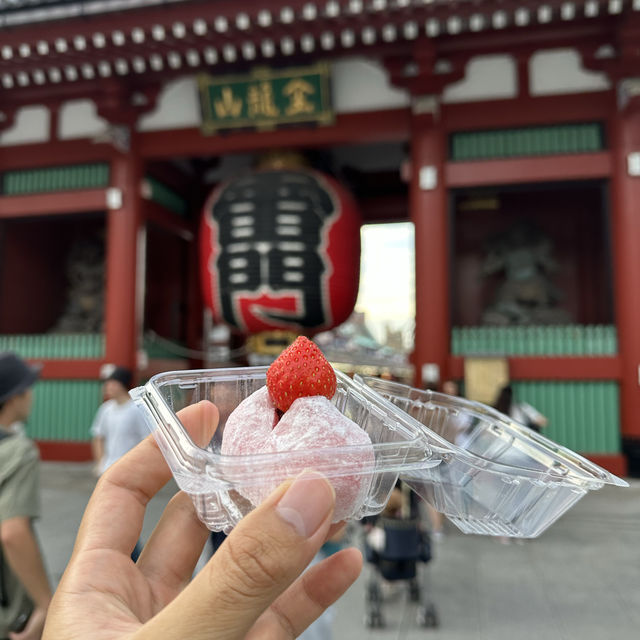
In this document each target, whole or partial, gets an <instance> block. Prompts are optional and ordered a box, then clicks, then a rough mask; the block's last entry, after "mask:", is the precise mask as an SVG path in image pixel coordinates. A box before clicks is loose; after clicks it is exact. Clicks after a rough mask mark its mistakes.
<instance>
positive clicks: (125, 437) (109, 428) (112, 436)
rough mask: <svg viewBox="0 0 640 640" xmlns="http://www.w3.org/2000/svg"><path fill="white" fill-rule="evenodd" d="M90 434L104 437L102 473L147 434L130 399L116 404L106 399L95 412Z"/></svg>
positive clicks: (147, 431) (101, 462)
mask: <svg viewBox="0 0 640 640" xmlns="http://www.w3.org/2000/svg"><path fill="white" fill-rule="evenodd" d="M91 435H92V436H93V437H98V438H103V439H104V455H103V457H102V460H101V461H100V469H99V471H100V473H104V472H105V471H106V470H107V469H108V468H109V467H110V466H111V465H112V464H113V463H114V462H116V460H118V459H120V458H121V457H122V456H123V455H124V454H125V453H127V451H129V450H130V449H133V447H135V446H136V445H137V444H138V443H139V442H140V441H142V440H144V438H146V437H147V435H149V430H148V429H147V426H146V424H145V422H144V417H143V415H142V412H141V411H140V409H138V407H137V406H136V405H135V404H134V402H133V401H132V400H129V401H128V402H125V403H124V404H118V403H117V402H116V401H115V400H107V401H106V402H104V403H103V404H102V406H101V407H100V408H99V409H98V413H96V417H95V418H94V420H93V425H91Z"/></svg>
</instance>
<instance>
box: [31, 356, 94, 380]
mask: <svg viewBox="0 0 640 640" xmlns="http://www.w3.org/2000/svg"><path fill="white" fill-rule="evenodd" d="M31 363H32V364H36V363H40V364H42V365H43V366H42V371H41V372H40V378H41V379H42V380H99V379H100V367H102V365H103V364H104V363H105V361H104V360H99V359H92V360H37V359H34V360H31Z"/></svg>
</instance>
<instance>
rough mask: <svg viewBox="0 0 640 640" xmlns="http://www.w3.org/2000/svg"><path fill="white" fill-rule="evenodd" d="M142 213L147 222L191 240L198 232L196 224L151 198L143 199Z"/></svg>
mask: <svg viewBox="0 0 640 640" xmlns="http://www.w3.org/2000/svg"><path fill="white" fill-rule="evenodd" d="M142 215H143V217H144V219H145V220H146V221H147V222H151V223H153V224H155V225H158V226H159V227H162V228H163V229H164V230H165V231H168V232H169V233H172V234H174V235H177V236H179V237H180V238H182V239H183V240H187V241H188V242H191V241H192V240H193V239H194V238H195V236H196V232H197V227H196V225H195V224H193V223H191V222H189V221H187V220H185V219H184V218H181V217H180V216H179V215H178V214H177V213H173V211H169V210H168V209H165V208H164V207H163V206H162V205H159V204H158V203H157V202H153V201H151V200H143V205H142Z"/></svg>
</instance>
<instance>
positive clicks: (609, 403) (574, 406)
mask: <svg viewBox="0 0 640 640" xmlns="http://www.w3.org/2000/svg"><path fill="white" fill-rule="evenodd" d="M513 388H514V393H515V396H516V398H517V399H518V400H521V401H524V402H528V403H529V404H531V405H533V406H534V407H535V408H536V409H538V410H539V411H540V412H542V413H543V414H544V415H546V416H547V418H549V426H548V427H547V428H546V429H545V430H544V431H543V433H544V434H545V435H547V436H548V437H549V438H551V439H552V440H555V441H556V442H558V443H559V444H562V445H564V446H566V447H569V448H570V449H573V450H574V451H579V452H583V453H620V408H619V394H618V384H617V383H616V382H615V381H608V380H607V381H595V382H591V381H590V382H582V381H575V382H558V381H537V380H536V381H518V382H513Z"/></svg>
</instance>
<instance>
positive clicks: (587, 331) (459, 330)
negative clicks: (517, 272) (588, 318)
mask: <svg viewBox="0 0 640 640" xmlns="http://www.w3.org/2000/svg"><path fill="white" fill-rule="evenodd" d="M617 352H618V338H617V332H616V328H615V326H614V325H559V326H552V325H546V326H517V327H453V329H452V330H451V353H452V354H453V355H456V356H460V355H467V356H471V355H500V356H502V355H505V356H537V355H542V356H571V355H576V356H607V355H616V354H617Z"/></svg>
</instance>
